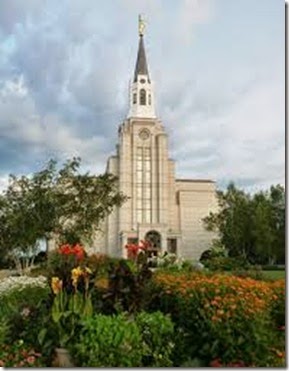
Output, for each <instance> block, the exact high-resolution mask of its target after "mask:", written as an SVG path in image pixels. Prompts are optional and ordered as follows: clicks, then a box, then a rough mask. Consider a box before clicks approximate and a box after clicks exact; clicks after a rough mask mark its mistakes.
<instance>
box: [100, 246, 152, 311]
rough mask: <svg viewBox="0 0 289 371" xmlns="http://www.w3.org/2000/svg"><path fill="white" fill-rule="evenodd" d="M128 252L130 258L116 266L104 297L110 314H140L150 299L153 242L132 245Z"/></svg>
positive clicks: (109, 275)
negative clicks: (138, 312)
mask: <svg viewBox="0 0 289 371" xmlns="http://www.w3.org/2000/svg"><path fill="white" fill-rule="evenodd" d="M126 249H127V256H128V259H120V260H118V261H116V262H114V263H112V264H111V265H110V268H109V270H108V288H107V290H106V291H107V292H106V294H105V296H104V299H105V307H106V308H107V309H106V310H107V313H116V312H119V311H128V312H130V313H133V312H137V311H139V310H140V309H143V308H144V307H145V303H146V301H147V299H148V298H150V284H151V282H152V281H151V278H152V272H151V270H150V268H149V243H148V242H145V241H141V242H140V243H139V244H128V245H126Z"/></svg>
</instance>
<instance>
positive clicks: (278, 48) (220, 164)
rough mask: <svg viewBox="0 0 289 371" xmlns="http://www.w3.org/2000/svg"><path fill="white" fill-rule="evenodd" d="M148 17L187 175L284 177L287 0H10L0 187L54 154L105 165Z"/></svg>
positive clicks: (161, 88) (261, 180) (258, 182)
mask: <svg viewBox="0 0 289 371" xmlns="http://www.w3.org/2000/svg"><path fill="white" fill-rule="evenodd" d="M139 13H142V14H144V17H145V19H146V21H147V30H146V35H145V45H146V52H147V58H148V64H149V70H150V75H151V77H152V79H153V80H154V82H155V89H156V100H157V112H158V116H159V117H160V118H161V119H162V121H163V123H164V125H165V127H166V130H167V132H168V133H169V135H170V140H169V144H170V153H171V157H172V158H173V159H175V160H176V161H177V166H176V171H177V176H178V177H185V178H188V177H190V178H210V179H214V180H216V181H217V184H218V186H219V187H224V186H225V185H226V184H227V183H228V182H229V181H230V180H233V181H235V182H236V183H237V184H238V185H239V186H240V187H242V188H246V189H247V190H255V189H260V188H266V187H268V186H270V185H271V184H276V183H282V184H284V181H285V180H284V179H285V174H284V164H285V158H284V157H285V123H284V121H285V112H284V111H285V103H284V102H285V97H284V95H285V93H284V81H285V78H284V68H285V60H284V59H285V48H284V38H285V24H284V13H285V8H284V0H234V1H232V0H144V1H141V0H97V1H96V0H61V1H59V0H49V1H45V0H41V1H40V0H25V1H24V0H1V1H0V189H1V188H2V189H3V187H4V186H5V184H6V181H7V176H8V174H9V173H13V174H29V173H31V172H34V171H36V170H39V169H40V168H41V166H42V165H43V163H45V161H47V160H48V159H50V158H56V159H58V160H59V161H62V160H65V159H67V158H71V157H72V156H74V155H77V156H81V158H82V160H83V166H84V168H85V169H89V170H90V171H91V172H93V173H100V172H103V171H104V170H105V162H106V158H107V157H108V156H109V155H111V154H113V153H114V149H115V144H116V140H117V128H118V125H119V124H120V123H121V122H122V120H123V119H124V118H125V117H126V114H127V112H128V82H129V79H130V78H131V77H132V74H133V70H134V65H135V60H136V53H137V44H138V34H137V16H138V14H139Z"/></svg>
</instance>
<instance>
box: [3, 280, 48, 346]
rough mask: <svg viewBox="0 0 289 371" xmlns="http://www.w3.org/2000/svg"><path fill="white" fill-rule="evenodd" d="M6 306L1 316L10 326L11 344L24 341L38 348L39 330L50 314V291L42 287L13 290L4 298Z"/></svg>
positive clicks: (9, 338) (9, 337) (9, 339)
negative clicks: (19, 340) (20, 340)
mask: <svg viewBox="0 0 289 371" xmlns="http://www.w3.org/2000/svg"><path fill="white" fill-rule="evenodd" d="M2 300H3V301H4V302H5V305H3V306H2V308H1V314H2V315H3V318H5V320H6V323H7V326H8V334H9V336H8V340H7V341H9V343H10V344H12V343H13V342H15V341H16V340H17V339H23V340H24V341H25V343H26V344H28V345H29V346H32V347H34V346H36V345H37V342H36V339H37V336H38V332H39V329H40V328H41V327H42V326H43V320H44V318H45V317H46V316H48V314H49V306H50V300H51V299H50V296H49V290H48V289H47V288H42V287H26V288H22V289H21V290H13V291H11V292H9V294H7V295H5V297H2Z"/></svg>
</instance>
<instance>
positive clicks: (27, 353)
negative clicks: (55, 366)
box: [0, 340, 46, 367]
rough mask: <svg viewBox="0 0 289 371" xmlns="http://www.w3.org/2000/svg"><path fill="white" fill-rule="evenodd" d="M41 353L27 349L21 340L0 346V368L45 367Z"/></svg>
mask: <svg viewBox="0 0 289 371" xmlns="http://www.w3.org/2000/svg"><path fill="white" fill-rule="evenodd" d="M45 366H46V365H45V361H44V359H43V358H42V355H41V353H38V352H35V351H34V349H32V348H29V347H27V345H25V343H24V342H23V341H22V340H19V341H17V342H15V343H14V344H12V345H0V367H45Z"/></svg>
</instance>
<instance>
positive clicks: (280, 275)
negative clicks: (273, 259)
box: [262, 270, 286, 280]
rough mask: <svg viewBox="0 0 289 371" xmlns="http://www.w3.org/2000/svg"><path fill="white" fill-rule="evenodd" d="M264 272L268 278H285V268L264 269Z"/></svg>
mask: <svg viewBox="0 0 289 371" xmlns="http://www.w3.org/2000/svg"><path fill="white" fill-rule="evenodd" d="M262 274H263V275H264V277H266V278H270V279H273V280H280V279H284V280H285V274H286V272H285V270H284V271H262Z"/></svg>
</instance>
